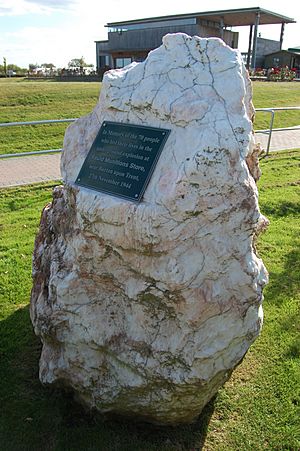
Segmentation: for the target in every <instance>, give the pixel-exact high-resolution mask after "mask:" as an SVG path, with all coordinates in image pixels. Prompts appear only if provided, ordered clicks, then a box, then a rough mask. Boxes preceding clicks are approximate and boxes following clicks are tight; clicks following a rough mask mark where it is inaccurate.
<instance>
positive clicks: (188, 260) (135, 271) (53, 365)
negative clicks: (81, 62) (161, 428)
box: [31, 33, 267, 424]
mask: <svg viewBox="0 0 300 451" xmlns="http://www.w3.org/2000/svg"><path fill="white" fill-rule="evenodd" d="M251 95H252V92H251V83H250V80H249V78H248V75H247V73H246V70H245V68H244V66H243V63H242V60H241V56H240V55H239V53H238V52H237V51H235V50H232V49H231V48H229V47H227V46H226V45H225V44H224V43H223V42H222V41H221V40H219V39H216V38H211V39H201V38H198V37H193V38H192V37H190V36H187V35H185V34H181V33H180V34H173V35H167V36H165V37H164V39H163V44H162V46H161V47H159V48H158V49H156V50H154V51H152V52H150V54H149V56H148V58H147V59H146V61H144V62H143V63H132V64H131V65H130V66H127V67H125V68H124V69H121V70H113V71H110V72H108V73H106V75H105V77H104V80H103V85H102V89H101V95H100V99H99V103H98V104H97V105H96V107H95V109H94V111H93V112H92V113H91V114H89V115H88V116H86V117H83V118H81V119H79V120H77V121H76V122H75V123H73V124H72V125H70V127H69V128H68V129H67V132H66V136H65V143H64V151H63V154H62V166H61V167H62V175H63V179H64V186H60V187H57V188H55V190H54V194H53V201H52V203H51V204H50V205H48V206H46V207H45V209H44V211H43V214H42V219H41V224H40V230H39V234H38V236H37V238H36V243H35V250H34V261H33V279H34V285H33V290H32V296H31V319H32V323H33V325H34V330H35V333H36V334H37V335H39V336H40V338H41V340H42V343H43V349H42V355H41V359H40V379H41V381H42V382H43V383H45V384H52V383H59V384H61V385H64V386H66V387H71V388H72V389H74V391H75V392H76V394H77V398H78V399H79V400H81V402H83V403H84V404H86V405H88V406H89V407H95V408H96V409H98V410H99V411H100V412H114V413H118V414H122V415H126V416H137V417H139V418H141V419H145V420H148V421H151V422H154V423H160V424H176V423H184V422H192V421H194V420H195V419H196V418H197V416H198V415H199V413H200V412H201V410H202V409H203V407H204V406H205V405H206V403H207V402H208V401H209V400H210V399H211V398H212V397H213V396H214V394H215V393H216V392H217V390H218V389H219V387H220V386H222V384H224V382H225V381H226V380H227V379H228V378H229V377H230V374H231V372H232V371H233V369H234V368H235V367H236V366H237V365H238V364H239V363H240V362H241V360H242V359H243V357H244V355H245V353H246V352H247V350H248V348H249V346H250V345H251V344H252V343H253V341H254V340H255V338H256V337H257V336H258V334H259V332H260V329H261V326H262V316H263V314H262V306H261V304H262V298H263V295H262V289H263V286H264V285H265V284H266V282H267V272H266V270H265V267H264V265H263V263H262V261H261V260H260V259H259V258H258V256H257V254H256V252H255V248H254V244H253V241H254V238H255V236H256V235H257V234H258V233H259V232H260V231H261V230H262V229H263V228H264V227H266V225H267V220H266V219H265V218H264V217H263V216H262V215H261V214H260V211H259V206H258V194H257V188H256V184H255V180H254V179H256V178H257V177H259V175H260V172H259V167H258V161H257V152H258V149H257V148H256V147H255V144H254V138H253V130H252V121H251V119H252V117H253V114H254V109H253V106H252V101H251ZM103 121H115V122H122V123H128V124H137V125H145V126H152V127H159V128H166V129H170V130H171V132H170V135H169V138H168V140H167V142H166V145H165V147H164V149H163V151H162V154H161V156H160V158H159V161H158V163H157V166H156V168H155V171H154V173H153V176H152V178H151V180H150V183H149V185H148V187H147V189H146V192H145V195H144V198H143V200H142V202H141V203H139V204H136V203H133V202H130V201H127V200H123V199H121V198H118V197H113V196H110V195H107V194H103V193H100V192H96V191H92V190H90V189H87V188H82V187H79V186H77V185H76V184H75V183H74V182H75V180H76V177H77V175H78V173H79V170H80V168H81V166H82V164H83V162H84V160H85V157H86V155H87V153H88V151H89V149H90V147H91V145H92V143H93V141H94V139H95V137H96V135H97V133H98V131H99V129H100V126H101V124H102V123H103Z"/></svg>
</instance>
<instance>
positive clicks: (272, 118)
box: [255, 106, 300, 158]
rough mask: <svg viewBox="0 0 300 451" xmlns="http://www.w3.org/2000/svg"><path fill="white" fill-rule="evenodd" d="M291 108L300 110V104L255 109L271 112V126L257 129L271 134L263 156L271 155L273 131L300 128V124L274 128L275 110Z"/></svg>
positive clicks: (258, 131) (259, 131)
mask: <svg viewBox="0 0 300 451" xmlns="http://www.w3.org/2000/svg"><path fill="white" fill-rule="evenodd" d="M289 110H300V106H285V107H278V108H256V109H255V111H262V112H264V113H270V114H271V119H270V127H269V128H268V129H266V130H256V133H267V134H268V135H269V138H268V144H267V150H266V153H265V155H264V156H263V157H262V158H265V157H267V156H268V155H269V152H270V145H271V138H272V132H279V131H285V130H300V125H296V126H295V127H286V128H273V124H274V119H275V112H276V111H289Z"/></svg>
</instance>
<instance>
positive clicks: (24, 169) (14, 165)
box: [0, 129, 300, 188]
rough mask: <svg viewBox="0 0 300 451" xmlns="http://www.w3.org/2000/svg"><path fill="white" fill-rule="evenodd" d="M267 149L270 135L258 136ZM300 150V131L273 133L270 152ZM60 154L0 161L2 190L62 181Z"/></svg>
mask: <svg viewBox="0 0 300 451" xmlns="http://www.w3.org/2000/svg"><path fill="white" fill-rule="evenodd" d="M256 142H260V144H261V145H262V147H263V148H264V149H266V147H267V143H268V135H267V134H265V133H257V134H256ZM294 148H300V129H298V130H288V131H282V132H273V135H272V141H271V147H270V151H274V150H284V149H294ZM59 164H60V153H58V154H49V155H34V156H28V157H13V158H5V159H0V188H7V187H10V186H19V185H28V184H31V183H38V182H46V181H52V180H60V179H61V175H60V168H59Z"/></svg>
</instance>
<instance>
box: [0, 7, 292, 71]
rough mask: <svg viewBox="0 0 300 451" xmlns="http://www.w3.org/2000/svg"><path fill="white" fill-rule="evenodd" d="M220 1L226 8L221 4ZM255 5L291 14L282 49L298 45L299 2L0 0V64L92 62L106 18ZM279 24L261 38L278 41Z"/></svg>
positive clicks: (263, 29)
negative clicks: (77, 59)
mask: <svg viewBox="0 0 300 451" xmlns="http://www.w3.org/2000/svg"><path fill="white" fill-rule="evenodd" d="M224 4H225V5H226V6H224ZM251 7H260V8H263V9H267V10H269V11H273V12H276V13H278V14H282V15H284V16H287V17H290V18H293V19H295V20H296V21H297V23H296V24H287V25H286V27H285V34H284V40H283V48H284V49H287V48H288V47H296V46H300V33H299V32H300V2H299V1H287V2H286V3H282V2H275V1H274V0H260V1H259V0H257V1H254V2H253V1H251V0H249V1H247V0H244V1H242V0H227V1H226V2H224V0H210V1H209V2H199V1H197V0H186V1H185V2H183V1H179V0H163V1H162V0H150V1H148V0H147V1H145V0H127V1H124V0H107V1H105V0H64V1H60V0H0V30H1V31H0V64H3V58H4V57H5V58H6V60H7V64H16V65H18V66H20V67H26V68H27V67H28V65H29V64H31V63H32V64H35V63H38V64H43V63H53V64H54V65H55V66H57V67H67V65H68V62H69V61H70V60H71V59H73V58H81V57H82V56H83V57H84V59H85V61H86V62H87V63H90V64H94V65H96V45H95V43H94V41H96V40H102V39H107V29H106V28H105V24H106V23H108V22H120V21H123V20H131V19H141V18H145V17H155V16H164V15H171V14H182V13H195V12H203V11H217V10H224V9H236V8H251ZM280 27H281V26H280V25H262V26H260V27H259V30H258V31H259V33H261V37H263V38H267V39H275V40H279V37H280ZM234 31H239V33H240V38H239V50H240V51H247V48H248V35H249V27H238V28H237V29H235V30H234Z"/></svg>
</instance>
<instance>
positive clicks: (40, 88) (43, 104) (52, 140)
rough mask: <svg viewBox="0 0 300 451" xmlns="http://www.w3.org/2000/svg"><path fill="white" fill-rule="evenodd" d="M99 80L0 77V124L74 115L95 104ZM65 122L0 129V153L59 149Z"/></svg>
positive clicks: (85, 112)
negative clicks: (68, 80)
mask: <svg viewBox="0 0 300 451" xmlns="http://www.w3.org/2000/svg"><path fill="white" fill-rule="evenodd" d="M100 88H101V83H93V82H91V83H84V82H74V83H63V82H53V81H28V80H25V79H24V80H23V79H5V78H4V79H3V78H2V79H1V78H0V123H3V122H21V121H34V120H43V119H68V118H77V117H80V116H83V115H85V114H87V113H89V112H90V111H91V110H92V109H93V108H94V107H95V105H96V103H97V101H98V97H99V93H100ZM68 125H69V124H68V123H63V124H55V125H54V124H53V125H32V126H24V127H9V128H2V129H0V154H6V153H19V152H27V151H34V150H46V149H59V148H62V145H63V137H64V132H65V130H66V127H67V126H68Z"/></svg>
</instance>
